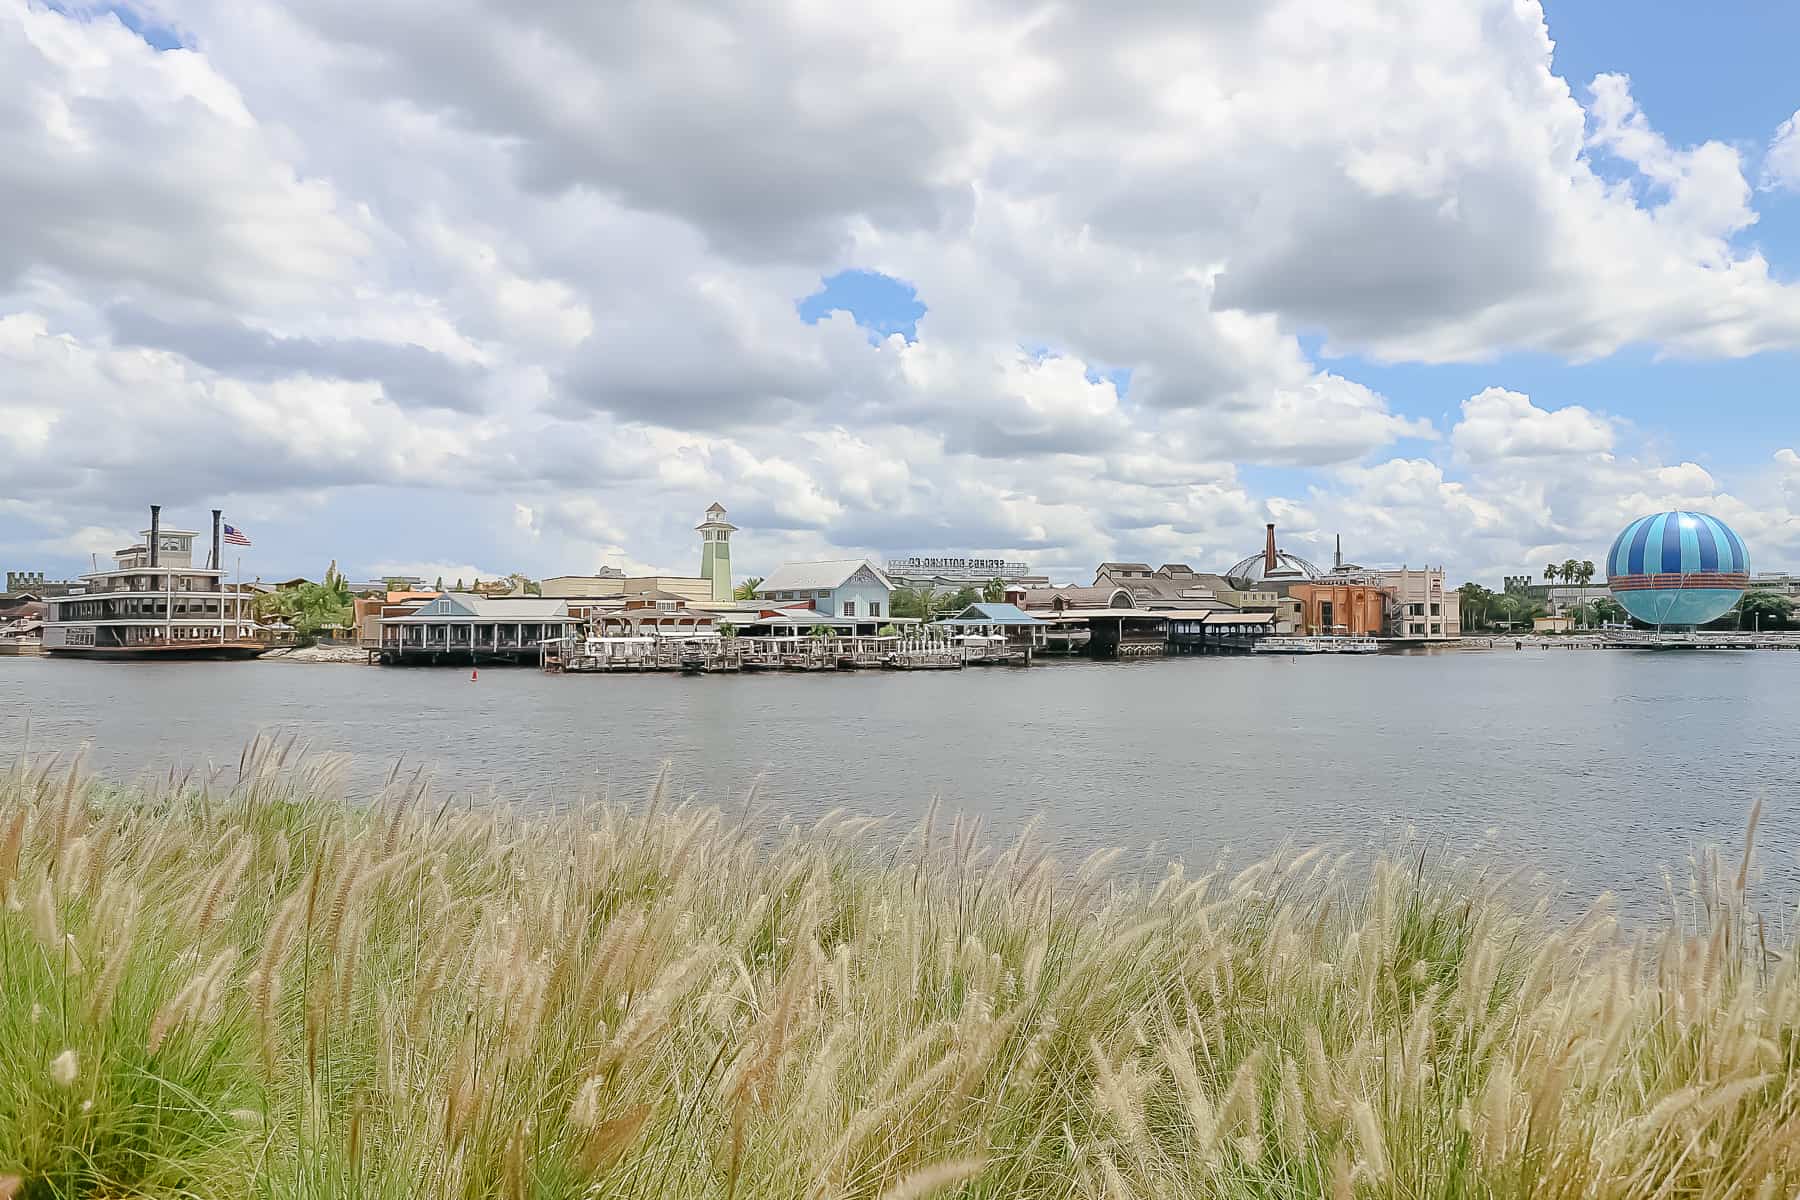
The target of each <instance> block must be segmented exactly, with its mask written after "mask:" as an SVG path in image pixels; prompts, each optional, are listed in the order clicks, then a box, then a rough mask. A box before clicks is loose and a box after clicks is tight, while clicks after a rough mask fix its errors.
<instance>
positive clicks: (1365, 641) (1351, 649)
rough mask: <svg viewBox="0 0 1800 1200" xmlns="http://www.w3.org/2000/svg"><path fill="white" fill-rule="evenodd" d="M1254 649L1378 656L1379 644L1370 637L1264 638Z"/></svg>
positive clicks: (1292, 652) (1272, 651)
mask: <svg viewBox="0 0 1800 1200" xmlns="http://www.w3.org/2000/svg"><path fill="white" fill-rule="evenodd" d="M1255 649H1256V652H1257V653H1258V654H1378V653H1380V652H1381V643H1380V642H1378V641H1376V640H1375V639H1374V638H1372V637H1266V638H1263V639H1262V640H1261V641H1259V642H1257V643H1256V647H1255Z"/></svg>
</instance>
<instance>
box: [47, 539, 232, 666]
mask: <svg viewBox="0 0 1800 1200" xmlns="http://www.w3.org/2000/svg"><path fill="white" fill-rule="evenodd" d="M220 515H221V514H220V511H219V510H218V509H216V508H215V509H213V514H212V518H213V530H212V554H211V557H210V558H209V559H208V560H207V565H205V566H195V565H194V539H195V538H196V537H198V536H200V535H199V534H198V533H197V532H195V531H193V530H189V529H165V528H164V527H163V524H162V506H161V505H157V504H153V505H151V506H150V528H148V529H146V530H144V531H143V532H142V534H141V535H140V536H141V537H142V539H143V540H142V541H141V542H139V543H136V544H134V545H131V546H127V547H125V548H124V549H123V550H119V551H115V552H114V555H113V559H114V563H115V565H114V567H113V568H112V569H111V570H108V571H95V572H93V573H92V574H88V575H83V576H82V577H81V581H82V587H83V590H82V591H80V592H75V593H70V594H68V595H64V596H58V597H54V598H46V599H45V605H46V613H45V620H44V643H43V645H44V652H45V653H47V654H53V655H62V656H67V657H83V658H254V657H255V656H256V655H258V654H261V653H262V652H263V651H264V650H266V649H267V648H268V647H267V646H266V645H265V644H264V643H263V642H261V641H259V640H258V638H257V631H256V622H255V621H254V619H253V618H252V617H251V613H250V597H249V596H248V595H246V594H245V593H243V592H241V591H239V590H237V589H235V588H231V587H229V586H228V585H227V584H226V583H225V571H224V570H223V568H221V567H220V565H219V541H220V529H221V526H220Z"/></svg>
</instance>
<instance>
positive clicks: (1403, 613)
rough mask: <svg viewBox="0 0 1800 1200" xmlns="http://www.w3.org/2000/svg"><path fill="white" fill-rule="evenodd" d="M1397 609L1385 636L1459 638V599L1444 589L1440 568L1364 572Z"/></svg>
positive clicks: (1460, 628)
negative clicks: (1386, 594) (1384, 592)
mask: <svg viewBox="0 0 1800 1200" xmlns="http://www.w3.org/2000/svg"><path fill="white" fill-rule="evenodd" d="M1368 574H1369V575H1371V576H1372V577H1373V578H1374V579H1375V581H1376V582H1377V583H1378V584H1379V585H1380V587H1381V588H1382V589H1383V590H1385V591H1386V592H1387V593H1388V595H1389V596H1390V597H1391V598H1392V600H1393V602H1394V604H1395V605H1396V606H1397V609H1396V611H1395V613H1394V621H1393V625H1392V627H1391V628H1390V629H1388V630H1386V632H1387V633H1388V635H1389V636H1391V637H1399V638H1414V639H1417V638H1423V639H1425V640H1426V641H1436V640H1450V639H1454V638H1460V637H1461V636H1462V597H1461V596H1460V595H1458V594H1457V591H1456V589H1455V588H1450V587H1445V586H1444V568H1442V567H1419V568H1417V569H1413V568H1409V567H1401V568H1399V569H1398V570H1395V569H1393V568H1390V567H1382V568H1377V569H1375V570H1372V571H1370V572H1368Z"/></svg>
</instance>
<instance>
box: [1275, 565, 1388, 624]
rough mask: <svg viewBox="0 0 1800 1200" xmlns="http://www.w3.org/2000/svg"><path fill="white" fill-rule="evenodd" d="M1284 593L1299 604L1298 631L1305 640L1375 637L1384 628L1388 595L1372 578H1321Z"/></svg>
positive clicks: (1293, 586) (1386, 621)
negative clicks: (1314, 638)
mask: <svg viewBox="0 0 1800 1200" xmlns="http://www.w3.org/2000/svg"><path fill="white" fill-rule="evenodd" d="M1287 593H1288V597H1289V598H1290V599H1292V600H1295V601H1297V602H1298V603H1299V605H1300V616H1299V627H1298V628H1299V632H1300V633H1301V634H1303V635H1305V636H1307V637H1378V636H1380V635H1381V634H1382V633H1383V632H1384V631H1385V630H1386V629H1387V626H1388V603H1389V596H1388V593H1387V590H1386V589H1385V588H1383V587H1382V586H1381V584H1380V583H1379V582H1378V581H1376V580H1374V579H1370V578H1367V577H1365V576H1354V577H1353V576H1349V575H1339V576H1335V577H1321V578H1317V579H1312V580H1308V581H1307V582H1304V583H1295V584H1292V585H1291V586H1289V587H1288V589H1287Z"/></svg>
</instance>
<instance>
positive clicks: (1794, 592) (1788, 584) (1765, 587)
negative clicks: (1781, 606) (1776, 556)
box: [1749, 571, 1800, 600]
mask: <svg viewBox="0 0 1800 1200" xmlns="http://www.w3.org/2000/svg"><path fill="white" fill-rule="evenodd" d="M1749 590H1750V591H1753V592H1775V593H1777V594H1778V595H1782V596H1787V597H1790V598H1792V599H1795V600H1800V575H1796V574H1794V573H1792V572H1789V571H1758V572H1757V573H1756V574H1754V575H1752V576H1751V577H1750V588H1749Z"/></svg>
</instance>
